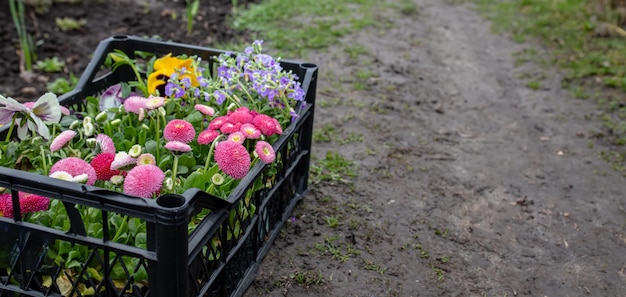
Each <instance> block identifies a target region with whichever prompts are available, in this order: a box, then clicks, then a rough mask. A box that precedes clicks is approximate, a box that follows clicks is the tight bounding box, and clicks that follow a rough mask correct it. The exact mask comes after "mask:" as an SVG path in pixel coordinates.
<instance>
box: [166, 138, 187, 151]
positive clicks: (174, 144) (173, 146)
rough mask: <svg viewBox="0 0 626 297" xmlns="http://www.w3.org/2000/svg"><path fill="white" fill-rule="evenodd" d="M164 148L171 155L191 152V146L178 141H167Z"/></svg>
mask: <svg viewBox="0 0 626 297" xmlns="http://www.w3.org/2000/svg"><path fill="white" fill-rule="evenodd" d="M165 148H166V149H167V150H169V151H170V152H172V153H187V152H190V151H191V146H189V145H188V144H186V143H184V142H180V141H175V140H174V141H168V142H167V143H166V144H165Z"/></svg>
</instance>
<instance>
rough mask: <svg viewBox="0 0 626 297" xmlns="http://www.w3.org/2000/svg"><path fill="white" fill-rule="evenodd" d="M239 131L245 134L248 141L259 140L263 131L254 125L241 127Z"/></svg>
mask: <svg viewBox="0 0 626 297" xmlns="http://www.w3.org/2000/svg"><path fill="white" fill-rule="evenodd" d="M239 131H241V133H243V135H244V136H245V137H246V138H247V139H258V138H259V137H261V130H259V129H257V128H256V127H255V126H254V125H252V124H243V125H241V128H239Z"/></svg>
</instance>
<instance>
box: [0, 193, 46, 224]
mask: <svg viewBox="0 0 626 297" xmlns="http://www.w3.org/2000/svg"><path fill="white" fill-rule="evenodd" d="M18 196H19V201H20V212H21V213H22V214H25V213H30V212H37V211H43V210H46V209H48V206H49V205H50V199H48V197H43V196H39V195H35V194H31V193H26V192H19V194H18ZM0 213H1V214H2V215H3V216H4V217H7V218H13V200H12V199H11V194H10V193H6V194H0Z"/></svg>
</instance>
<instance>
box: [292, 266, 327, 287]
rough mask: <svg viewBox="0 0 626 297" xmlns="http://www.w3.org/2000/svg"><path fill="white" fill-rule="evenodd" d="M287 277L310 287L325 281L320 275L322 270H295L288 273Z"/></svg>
mask: <svg viewBox="0 0 626 297" xmlns="http://www.w3.org/2000/svg"><path fill="white" fill-rule="evenodd" d="M289 278H291V279H292V280H294V281H295V282H296V283H297V284H298V285H300V286H302V287H305V288H307V289H308V288H310V287H311V286H312V285H320V284H323V283H325V282H326V280H325V279H324V277H323V276H322V271H321V270H320V271H318V272H314V271H311V270H303V271H296V272H294V273H291V274H289Z"/></svg>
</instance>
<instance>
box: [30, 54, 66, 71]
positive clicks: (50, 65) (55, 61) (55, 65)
mask: <svg viewBox="0 0 626 297" xmlns="http://www.w3.org/2000/svg"><path fill="white" fill-rule="evenodd" d="M64 67H65V62H63V61H61V60H59V58H57V57H52V58H46V59H44V60H43V61H37V64H36V65H35V69H37V70H41V71H43V72H60V71H61V70H63V68H64Z"/></svg>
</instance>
